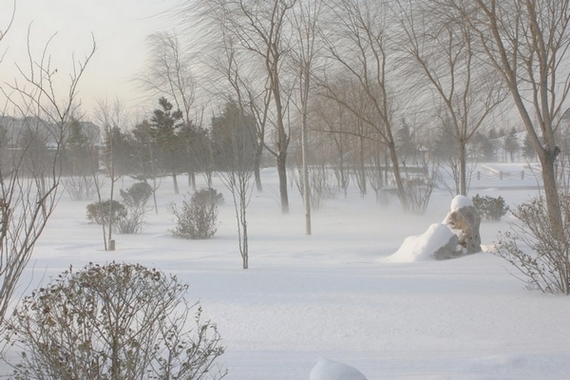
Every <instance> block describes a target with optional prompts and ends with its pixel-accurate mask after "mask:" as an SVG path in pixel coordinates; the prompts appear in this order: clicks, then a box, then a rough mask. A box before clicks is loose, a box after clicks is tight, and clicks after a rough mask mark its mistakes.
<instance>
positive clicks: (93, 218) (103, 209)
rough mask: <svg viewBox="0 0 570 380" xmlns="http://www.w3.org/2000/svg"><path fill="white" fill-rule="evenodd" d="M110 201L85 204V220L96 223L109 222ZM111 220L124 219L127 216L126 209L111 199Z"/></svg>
mask: <svg viewBox="0 0 570 380" xmlns="http://www.w3.org/2000/svg"><path fill="white" fill-rule="evenodd" d="M110 205H111V201H110V200H106V201H103V202H94V203H91V204H89V205H87V220H89V222H91V223H96V224H105V225H107V224H109V216H110V215H111V210H110V207H109V206H110ZM112 209H113V220H114V221H117V220H120V219H124V218H125V217H126V216H127V209H126V208H125V206H124V205H123V204H122V203H121V202H119V201H115V200H113V208H112Z"/></svg>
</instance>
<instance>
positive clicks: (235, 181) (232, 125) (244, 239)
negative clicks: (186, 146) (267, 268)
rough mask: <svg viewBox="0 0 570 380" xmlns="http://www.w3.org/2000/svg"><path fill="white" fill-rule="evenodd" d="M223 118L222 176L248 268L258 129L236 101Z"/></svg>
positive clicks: (228, 106)
mask: <svg viewBox="0 0 570 380" xmlns="http://www.w3.org/2000/svg"><path fill="white" fill-rule="evenodd" d="M221 119H223V121H222V123H223V127H224V128H223V129H224V136H223V139H222V141H220V142H219V143H218V144H219V147H220V148H221V151H222V157H223V158H222V162H220V164H221V165H220V166H221V172H220V179H221V180H222V182H223V183H224V185H225V186H226V188H227V189H228V190H229V191H230V193H231V194H232V198H233V202H234V208H235V214H236V221H237V231H238V243H239V251H240V254H241V257H242V267H243V269H248V267H249V240H248V239H249V237H248V228H247V206H248V205H249V201H250V199H251V194H252V190H253V184H252V183H251V177H252V175H253V167H254V162H255V141H256V137H255V128H254V127H253V126H251V123H250V122H249V121H250V120H252V117H251V116H249V115H248V114H247V113H246V112H245V110H244V109H243V108H240V107H239V104H237V103H232V102H230V103H227V104H226V106H225V108H224V112H223V115H222V117H221Z"/></svg>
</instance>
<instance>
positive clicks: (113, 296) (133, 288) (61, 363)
mask: <svg viewBox="0 0 570 380" xmlns="http://www.w3.org/2000/svg"><path fill="white" fill-rule="evenodd" d="M187 289H188V285H186V284H183V283H180V282H179V281H178V279H177V278H176V277H175V276H168V275H166V274H164V273H162V272H161V271H159V270H156V269H147V268H145V267H143V266H141V265H139V264H117V263H111V264H107V265H103V266H100V265H96V264H92V263H91V264H89V265H87V266H86V267H85V268H84V269H83V270H80V271H74V270H73V269H72V268H70V269H69V270H67V271H65V272H63V273H62V274H61V275H59V276H58V277H57V278H56V279H55V280H52V281H51V282H50V283H49V284H48V285H47V286H45V287H42V288H40V289H38V290H36V291H34V292H32V294H31V295H29V296H27V297H25V298H24V300H23V301H22V302H21V304H20V305H19V306H18V308H17V310H16V311H15V313H14V317H13V318H12V319H11V320H10V321H9V323H8V334H7V337H6V340H7V342H8V344H9V345H11V346H14V349H15V351H17V352H18V354H19V364H17V365H14V366H13V368H14V373H13V376H12V378H13V379H16V380H24V379H26V380H30V379H86V380H90V379H100V380H115V379H141V380H151V379H193V380H200V379H204V380H205V379H220V378H222V377H224V376H225V373H226V372H227V371H225V370H223V369H221V368H219V367H217V366H216V365H214V361H215V359H216V358H218V357H219V356H220V355H222V354H223V353H224V350H225V348H224V347H223V346H221V345H220V340H221V338H220V335H219V334H218V331H217V328H216V325H215V324H214V323H212V322H211V321H203V320H201V313H202V309H201V307H200V306H199V305H197V304H194V305H190V304H188V303H187V302H186V300H185V299H184V297H185V295H186V292H187ZM192 315H194V321H192Z"/></svg>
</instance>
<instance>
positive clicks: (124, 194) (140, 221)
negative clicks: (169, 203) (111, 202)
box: [116, 182, 152, 234]
mask: <svg viewBox="0 0 570 380" xmlns="http://www.w3.org/2000/svg"><path fill="white" fill-rule="evenodd" d="M120 193H121V198H123V203H124V205H125V207H126V210H127V214H126V215H125V217H124V218H119V219H117V223H116V229H117V231H118V232H119V233H122V234H136V233H139V232H141V231H142V230H143V229H144V226H145V223H144V218H145V216H146V212H147V211H148V207H147V203H148V200H149V199H150V196H151V195H152V187H151V186H150V185H149V184H148V183H145V182H138V183H135V184H133V185H132V186H131V187H129V188H128V189H127V190H121V192H120Z"/></svg>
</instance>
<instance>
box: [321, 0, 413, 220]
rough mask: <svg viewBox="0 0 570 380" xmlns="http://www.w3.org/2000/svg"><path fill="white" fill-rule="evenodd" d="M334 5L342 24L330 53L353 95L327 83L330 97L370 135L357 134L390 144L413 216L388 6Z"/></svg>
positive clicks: (352, 0) (339, 0) (351, 0)
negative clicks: (401, 152)
mask: <svg viewBox="0 0 570 380" xmlns="http://www.w3.org/2000/svg"><path fill="white" fill-rule="evenodd" d="M330 6H331V9H332V11H333V12H334V13H335V20H336V21H337V22H335V23H334V31H331V34H330V36H329V38H328V42H327V43H328V47H329V52H330V54H331V56H332V58H333V59H334V61H336V63H338V65H339V66H340V68H339V71H338V74H336V75H338V76H341V77H344V78H345V79H344V82H343V84H345V85H346V86H347V87H349V88H350V89H352V91H351V92H350V93H347V92H346V91H343V92H341V93H338V92H337V91H334V90H333V89H334V87H331V86H329V85H327V84H326V83H323V84H324V86H323V88H324V89H325V95H326V96H328V97H331V98H333V99H335V100H336V101H337V102H338V103H339V105H340V106H343V107H346V108H347V109H348V110H349V111H350V112H351V113H352V114H353V115H354V116H355V117H356V118H357V121H358V125H360V126H361V128H363V129H366V130H367V131H369V132H370V133H367V134H366V135H363V134H362V133H360V132H356V133H357V134H359V135H360V136H361V137H371V136H374V138H375V139H376V142H377V143H379V144H383V145H385V146H386V148H387V150H388V152H389V157H390V162H391V164H392V173H393V177H394V182H395V185H396V188H397V192H398V198H399V200H400V204H401V206H402V208H403V209H404V211H406V212H408V211H410V210H411V208H410V204H409V200H408V197H407V195H406V189H405V187H404V181H403V179H402V173H401V170H400V163H399V160H398V154H397V147H396V142H395V138H394V130H395V126H394V113H395V98H394V96H393V93H392V91H391V88H390V85H389V83H390V81H391V78H390V77H389V75H388V73H389V71H390V70H391V69H394V70H395V69H396V66H393V63H394V62H393V60H390V55H391V52H392V51H393V50H392V48H391V47H390V43H389V35H388V26H389V19H388V9H387V7H386V4H384V3H383V2H376V1H372V0H365V1H360V0H335V1H334V2H332V3H331V4H330ZM361 141H362V140H361ZM361 145H362V144H361ZM362 151H363V150H362V149H361V152H362ZM361 182H363V181H361ZM361 191H362V188H361Z"/></svg>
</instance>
